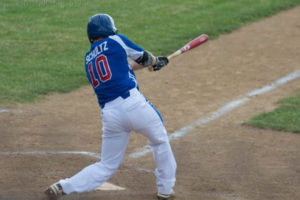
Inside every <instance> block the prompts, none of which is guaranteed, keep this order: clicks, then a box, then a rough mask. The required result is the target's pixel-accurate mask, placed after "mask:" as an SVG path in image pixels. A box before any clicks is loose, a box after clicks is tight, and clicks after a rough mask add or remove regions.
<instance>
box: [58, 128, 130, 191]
mask: <svg viewBox="0 0 300 200" xmlns="http://www.w3.org/2000/svg"><path fill="white" fill-rule="evenodd" d="M129 137H130V134H129V133H128V132H122V133H118V134H104V135H103V139H102V152H101V161H100V162H97V163H94V164H92V165H89V166H88V167H86V168H84V169H83V170H81V171H80V172H79V173H77V174H75V175H74V176H73V177H71V178H67V179H64V180H61V181H60V182H59V183H60V184H61V186H62V188H63V192H64V193H66V194H70V193H72V192H76V193H83V192H89V191H92V190H94V189H95V188H97V187H99V186H100V185H102V184H103V183H104V182H105V181H107V180H108V179H109V178H110V177H111V175H113V174H114V173H115V171H116V170H117V169H118V167H119V165H120V163H121V161H122V158H123V156H124V153H125V151H126V147H127V145H128V141H129Z"/></svg>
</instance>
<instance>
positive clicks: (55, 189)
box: [45, 183, 65, 199]
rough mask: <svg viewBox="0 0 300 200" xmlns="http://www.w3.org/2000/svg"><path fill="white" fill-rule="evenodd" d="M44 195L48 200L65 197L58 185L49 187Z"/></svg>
mask: <svg viewBox="0 0 300 200" xmlns="http://www.w3.org/2000/svg"><path fill="white" fill-rule="evenodd" d="M45 193H46V194H47V195H48V197H49V198H50V199H58V198H59V197H61V196H62V195H65V193H64V192H63V189H62V187H61V184H60V183H54V184H52V185H50V186H49V187H48V188H47V189H46V191H45Z"/></svg>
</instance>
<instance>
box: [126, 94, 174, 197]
mask: <svg viewBox="0 0 300 200" xmlns="http://www.w3.org/2000/svg"><path fill="white" fill-rule="evenodd" d="M139 100H140V103H139V104H137V105H136V106H135V109H133V110H130V111H129V115H128V116H130V119H131V121H132V124H133V126H134V129H135V131H137V132H139V133H141V134H143V135H144V136H146V137H147V138H148V140H149V144H150V146H151V147H152V149H153V154H154V159H155V162H156V167H157V169H156V170H155V175H156V177H157V188H158V192H159V193H162V194H170V193H171V191H172V188H173V187H174V185H175V180H176V178H175V174H176V167H177V165H176V161H175V158H174V155H173V152H172V149H171V146H170V143H169V138H168V136H167V131H166V129H165V127H164V124H163V122H162V119H161V117H160V115H159V113H158V112H157V110H156V109H155V108H154V107H153V106H152V105H151V104H150V102H148V101H146V100H145V98H144V97H143V96H141V97H139Z"/></svg>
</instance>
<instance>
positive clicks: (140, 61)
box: [130, 51, 169, 71]
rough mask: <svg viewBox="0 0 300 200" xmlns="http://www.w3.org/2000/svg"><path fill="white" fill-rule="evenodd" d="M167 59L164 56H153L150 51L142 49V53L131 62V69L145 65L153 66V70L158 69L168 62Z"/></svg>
mask: <svg viewBox="0 0 300 200" xmlns="http://www.w3.org/2000/svg"><path fill="white" fill-rule="evenodd" d="M168 62H169V60H168V58H167V57H164V56H157V57H155V56H153V54H152V53H150V52H148V51H144V53H143V55H142V56H140V57H139V58H137V59H136V60H135V62H131V63H130V64H131V67H132V69H133V70H138V69H142V68H145V67H150V66H152V67H153V70H154V71H157V70H160V69H161V68H162V67H164V66H166V65H167V64H168Z"/></svg>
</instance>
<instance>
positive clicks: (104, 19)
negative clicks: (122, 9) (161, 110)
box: [87, 14, 118, 43]
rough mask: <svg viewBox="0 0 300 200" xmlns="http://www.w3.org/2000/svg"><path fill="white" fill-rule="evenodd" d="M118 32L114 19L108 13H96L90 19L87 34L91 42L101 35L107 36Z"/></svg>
mask: <svg viewBox="0 0 300 200" xmlns="http://www.w3.org/2000/svg"><path fill="white" fill-rule="evenodd" d="M117 32H118V30H117V28H116V27H115V23H114V20H113V18H112V17H111V16H109V15H108V14H96V15H94V16H92V17H91V18H90V19H89V22H88V25H87V35H88V37H89V40H90V42H91V43H92V42H93V40H94V39H96V38H99V37H107V36H109V35H114V34H116V33H117Z"/></svg>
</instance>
